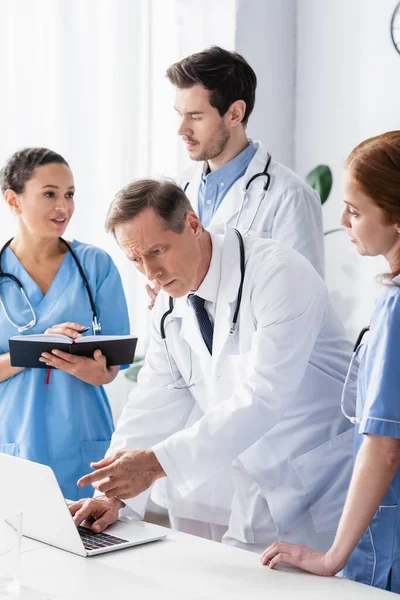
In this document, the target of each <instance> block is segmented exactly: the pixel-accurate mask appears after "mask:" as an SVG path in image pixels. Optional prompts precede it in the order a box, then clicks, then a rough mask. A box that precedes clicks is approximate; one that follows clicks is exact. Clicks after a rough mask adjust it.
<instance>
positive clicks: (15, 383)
mask: <svg viewBox="0 0 400 600" xmlns="http://www.w3.org/2000/svg"><path fill="white" fill-rule="evenodd" d="M71 246H72V248H73V250H74V251H75V253H76V255H77V257H78V260H79V261H80V263H81V265H82V268H83V270H84V273H85V275H86V277H87V279H88V282H89V286H90V289H91V292H92V295H93V299H94V303H95V305H96V309H97V313H98V318H99V322H100V323H101V326H102V331H101V334H102V335H126V334H129V318H128V311H127V306H126V301H125V295H124V292H123V288H122V283H121V278H120V276H119V273H118V270H117V268H116V267H115V265H114V263H113V261H112V260H111V258H110V256H109V255H108V254H107V253H106V252H104V251H103V250H100V249H99V248H96V247H94V246H90V245H88V244H82V243H80V242H77V241H73V242H72V244H71ZM2 267H3V271H4V272H7V273H12V274H13V275H15V276H16V277H17V278H18V279H19V280H20V281H21V283H22V285H23V287H24V290H25V292H26V294H27V296H28V298H29V300H30V302H31V304H32V306H33V309H34V311H35V313H36V318H37V323H36V325H35V327H33V328H32V329H29V330H28V331H27V332H26V334H34V333H44V332H45V330H46V329H47V328H49V327H51V326H53V325H56V324H58V323H63V322H65V321H73V322H75V323H79V324H80V325H84V326H88V327H90V330H89V331H88V332H87V335H92V320H93V313H92V310H91V306H90V302H89V298H88V295H87V292H86V288H85V286H84V283H83V281H82V278H81V276H80V274H79V272H78V269H77V266H76V264H75V262H74V260H73V258H72V256H71V253H70V252H66V254H65V256H64V258H63V261H62V263H61V266H60V268H59V270H58V272H57V274H56V276H55V278H54V280H53V282H52V284H51V286H50V288H49V289H48V291H47V293H46V294H45V295H44V296H43V294H42V292H41V290H40V288H39V286H38V285H37V284H36V283H35V282H34V281H33V279H32V278H31V277H30V275H29V274H28V273H27V272H26V271H25V269H24V268H23V266H22V265H21V263H20V262H19V260H18V259H17V257H16V256H15V254H14V252H13V251H12V250H11V248H10V247H8V248H7V249H6V251H5V253H4V255H3V258H2ZM13 335H18V331H17V330H16V329H15V327H13V326H12V325H11V324H10V323H9V322H8V321H7V319H6V317H5V315H4V311H3V310H1V309H0V354H4V353H6V352H8V350H9V347H8V340H9V338H10V337H11V336H13ZM46 375H47V369H24V370H23V371H22V372H21V373H19V374H17V375H14V376H13V377H10V378H9V379H7V380H6V381H3V382H2V383H0V452H5V453H6V454H12V455H13V456H20V457H21V458H27V459H29V460H33V461H36V462H39V463H42V464H45V465H49V466H50V467H51V468H52V469H53V470H54V472H55V474H56V477H57V479H58V482H59V484H60V486H61V489H62V492H63V494H64V496H65V497H66V498H69V499H71V500H76V499H79V498H84V497H88V496H92V495H93V488H92V487H91V486H88V487H86V488H83V489H79V488H78V487H77V485H76V482H77V480H78V479H79V478H80V477H82V475H84V474H86V473H89V472H90V471H91V468H90V462H92V461H97V460H100V459H101V458H103V456H104V454H105V452H106V450H107V449H108V447H109V444H110V439H111V435H112V433H113V421H112V415H111V409H110V405H109V403H108V400H107V396H106V393H105V391H104V389H103V387H102V386H100V387H96V386H93V385H89V384H87V383H84V382H83V381H81V380H79V379H77V378H76V377H74V376H72V375H69V374H68V373H63V372H62V371H58V370H55V369H53V370H52V371H51V377H50V382H49V384H46Z"/></svg>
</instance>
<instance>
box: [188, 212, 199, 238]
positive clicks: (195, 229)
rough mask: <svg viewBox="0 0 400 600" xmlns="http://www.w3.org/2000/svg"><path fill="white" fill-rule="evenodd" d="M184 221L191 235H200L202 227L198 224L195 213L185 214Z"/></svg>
mask: <svg viewBox="0 0 400 600" xmlns="http://www.w3.org/2000/svg"><path fill="white" fill-rule="evenodd" d="M185 221H186V225H187V227H189V229H190V230H191V231H192V233H193V234H195V235H196V236H197V235H199V234H201V233H202V231H203V225H202V224H201V223H200V219H199V217H198V216H197V215H196V213H195V212H192V211H190V212H188V213H186V216H185Z"/></svg>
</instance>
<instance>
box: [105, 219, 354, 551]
mask: <svg viewBox="0 0 400 600" xmlns="http://www.w3.org/2000/svg"><path fill="white" fill-rule="evenodd" d="M244 241H245V253H246V277H245V282H244V286H243V296H242V304H241V309H240V313H239V319H238V329H237V331H236V333H235V334H234V335H232V336H230V335H229V330H230V325H231V319H232V315H233V313H234V310H235V306H236V299H237V293H238V287H239V281H240V269H239V245H238V240H237V237H236V234H235V233H234V232H233V231H232V230H231V229H227V231H226V234H225V238H224V241H223V249H222V259H221V280H220V285H219V288H218V297H217V303H216V312H215V323H214V342H213V354H212V356H211V355H210V354H209V352H208V350H207V348H206V346H205V344H204V341H203V339H202V337H201V333H200V330H199V327H198V324H197V320H196V316H195V314H194V312H193V309H192V308H191V306H190V305H189V304H188V302H187V299H186V297H184V298H179V299H177V300H176V301H175V307H174V311H173V313H172V316H171V317H168V318H167V321H166V336H167V342H168V348H169V352H170V356H171V359H172V363H173V366H174V372H175V376H176V378H177V379H178V380H179V381H180V382H186V383H187V382H188V381H189V374H190V371H191V369H192V381H193V382H194V383H195V385H193V386H192V387H190V388H189V389H175V388H174V381H173V378H172V376H171V373H170V369H169V366H168V362H167V359H166V354H165V350H164V347H163V343H162V340H161V336H160V328H159V326H160V319H161V316H162V315H163V314H164V312H165V311H166V310H168V296H167V294H166V293H164V292H160V294H159V295H158V298H157V301H156V304H155V307H154V309H153V311H152V315H151V317H152V326H151V340H150V347H149V350H148V352H147V355H146V363H145V366H144V368H143V369H142V371H141V372H140V376H139V381H138V386H137V388H136V389H135V390H134V391H133V393H132V394H131V397H130V400H129V401H128V403H127V405H126V406H125V409H124V411H123V413H122V416H121V418H120V420H119V421H118V424H117V428H116V431H115V433H114V435H113V438H112V443H111V447H110V450H109V453H111V452H113V451H116V450H117V449H123V448H131V449H134V448H136V449H138V448H153V449H154V451H155V453H156V456H157V457H158V460H159V461H160V463H161V465H162V466H163V468H164V470H165V472H166V473H167V475H168V489H167V491H166V493H165V486H164V497H163V499H162V500H161V503H163V504H164V505H166V506H167V507H168V509H169V511H170V513H171V514H172V515H175V516H180V517H183V518H189V519H196V520H199V521H206V522H211V523H217V524H221V525H228V524H229V532H228V533H229V536H230V537H231V538H233V539H237V540H240V541H241V542H243V543H245V544H246V543H249V544H251V543H252V542H254V541H255V537H256V534H255V532H257V529H258V527H259V523H260V522H262V520H263V518H264V515H262V514H260V510H259V509H258V506H259V503H258V502H255V498H254V489H255V488H256V489H257V494H258V495H261V496H262V497H263V498H264V499H266V501H267V502H268V507H269V510H270V513H271V515H272V518H273V521H274V523H275V526H276V528H277V535H278V537H279V538H280V539H287V540H290V541H295V542H301V543H304V544H310V545H314V546H316V547H325V548H326V547H327V546H328V545H329V543H330V542H331V541H332V537H333V534H334V531H335V529H336V526H337V523H338V519H339V516H340V512H341V509H342V506H343V502H344V498H345V493H346V490H347V486H348V483H349V478H350V474H351V468H352V438H353V431H352V426H351V425H350V423H349V422H348V421H347V420H346V419H345V418H344V417H343V416H342V414H341V411H340V393H341V388H342V385H343V382H344V378H345V373H346V370H347V365H348V362H349V360H350V355H351V347H350V344H349V342H347V340H346V337H345V333H344V330H343V327H342V325H341V323H340V322H339V320H338V318H337V316H336V314H335V313H334V311H333V309H332V306H331V304H330V300H329V296H328V293H327V290H326V287H325V284H324V283H323V281H322V279H321V278H320V277H319V276H318V275H317V274H316V272H315V270H314V269H313V268H312V267H311V265H310V263H309V262H308V261H306V260H305V259H304V258H303V257H302V256H300V255H299V254H298V253H297V252H294V251H293V250H292V249H290V248H288V247H287V246H285V245H283V244H281V243H280V242H276V241H274V240H264V239H256V238H251V237H247V238H245V240H244ZM165 481H166V480H165V479H163V480H160V481H158V482H156V484H155V488H156V487H157V485H158V484H162V483H163V482H165ZM249 482H251V485H249ZM147 497H148V495H147V493H143V494H141V495H140V496H138V497H137V498H134V499H131V500H129V501H128V504H129V506H130V508H131V509H133V510H134V511H136V512H137V513H138V514H139V515H143V513H144V509H145V504H146V501H147ZM157 501H159V502H160V497H158V498H157ZM303 523H304V524H306V523H307V525H304V528H303ZM310 523H312V527H311V528H310ZM320 534H322V537H323V542H322V541H321V539H322V538H321V535H320ZM261 535H262V534H261ZM262 541H263V540H261V542H262ZM264 541H268V540H264Z"/></svg>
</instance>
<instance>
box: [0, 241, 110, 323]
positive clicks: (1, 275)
mask: <svg viewBox="0 0 400 600" xmlns="http://www.w3.org/2000/svg"><path fill="white" fill-rule="evenodd" d="M13 239H14V238H11V239H10V240H8V242H6V243H5V244H4V246H3V247H2V249H1V250H0V278H8V279H11V281H13V282H14V283H15V284H16V285H17V286H18V288H19V290H20V292H21V293H22V295H23V297H24V298H25V300H26V302H27V303H28V305H29V307H30V309H31V311H32V314H33V316H34V318H33V319H32V321H31V322H30V323H29V324H28V325H26V326H24V327H18V326H17V325H15V324H14V323H12V322H11V324H12V325H14V327H17V329H18V331H25V330H26V329H30V328H32V327H34V326H35V324H36V316H35V311H34V310H33V308H32V305H31V303H30V302H29V299H28V297H27V295H26V293H25V290H24V288H23V285H22V283H21V282H20V280H19V279H18V278H17V277H15V275H12V274H11V273H4V272H3V269H2V266H1V260H2V258H3V254H4V251H5V250H6V248H7V247H8V246H9V245H10V244H11V242H12V241H13ZM59 240H60V241H61V242H63V244H65V245H66V247H67V249H68V251H69V252H70V253H71V255H72V258H73V259H74V261H75V264H76V266H77V267H78V271H79V274H80V276H81V278H82V281H83V283H84V285H85V288H86V292H87V295H88V298H89V302H90V306H91V309H92V313H93V321H92V326H93V335H96V334H97V333H101V324H100V323H99V322H98V319H97V310H96V306H95V303H94V300H93V296H92V292H91V291H90V287H89V282H88V280H87V277H86V275H85V273H84V271H83V269H82V265H81V264H80V262H79V259H78V257H77V256H76V254H75V252H74V250H72V248H71V246H70V245H69V244H68V242H66V241H65V240H64V239H63V238H62V237H60V238H59ZM4 312H5V314H6V316H7V312H6V311H4ZM7 318H8V316H7ZM9 320H10V319H9Z"/></svg>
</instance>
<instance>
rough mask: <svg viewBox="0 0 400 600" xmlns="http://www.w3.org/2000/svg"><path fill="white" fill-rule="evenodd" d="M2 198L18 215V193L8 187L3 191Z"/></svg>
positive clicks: (19, 210)
mask: <svg viewBox="0 0 400 600" xmlns="http://www.w3.org/2000/svg"><path fill="white" fill-rule="evenodd" d="M4 200H5V201H6V203H7V204H8V206H9V207H10V208H11V210H12V211H13V213H15V214H16V215H18V214H19V213H20V212H21V209H20V207H19V201H18V194H16V193H15V192H14V190H10V189H8V190H6V191H5V192H4Z"/></svg>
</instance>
